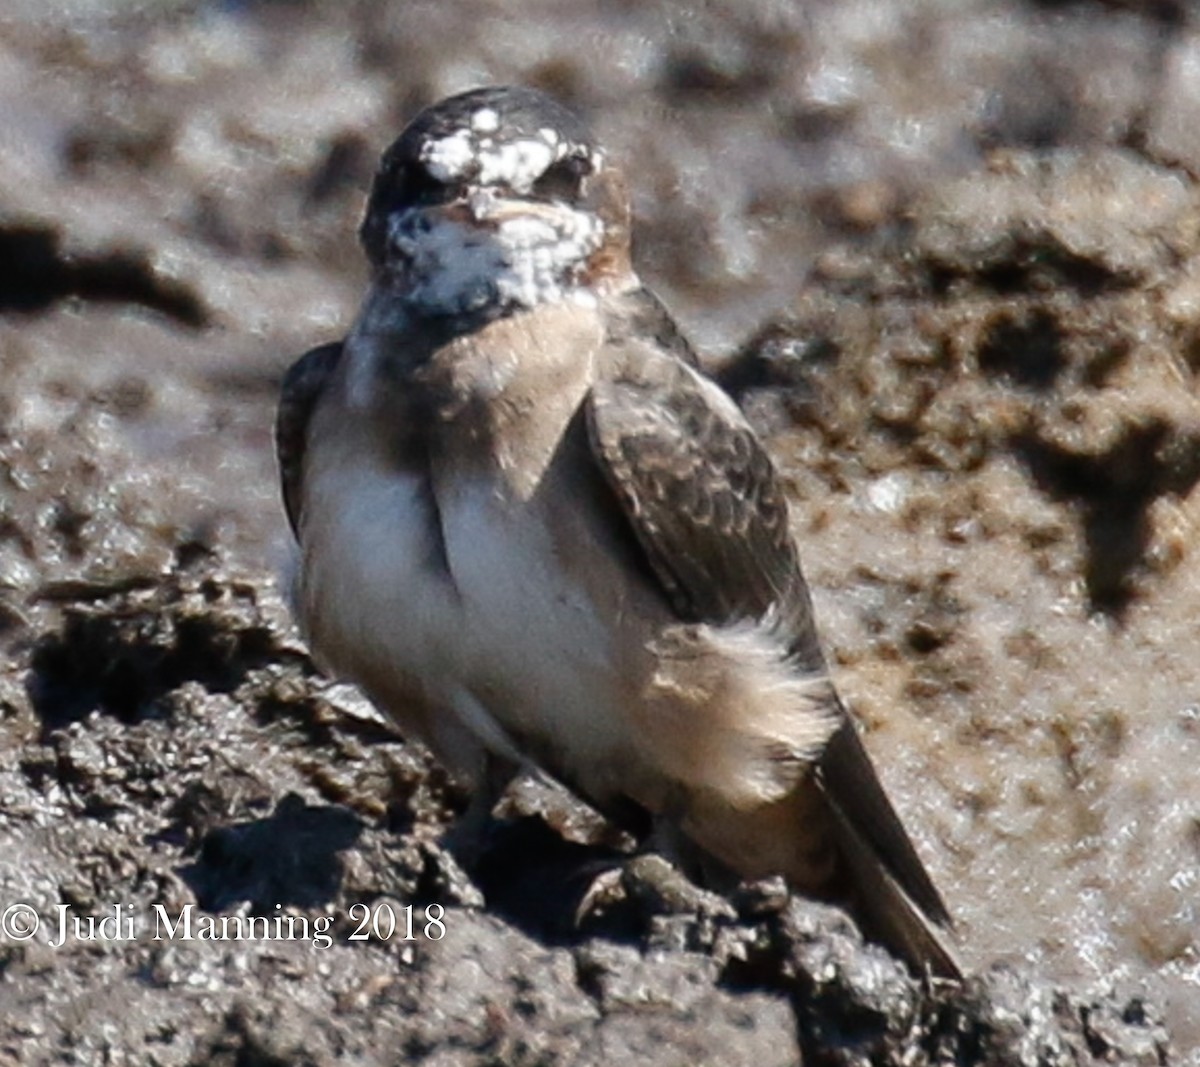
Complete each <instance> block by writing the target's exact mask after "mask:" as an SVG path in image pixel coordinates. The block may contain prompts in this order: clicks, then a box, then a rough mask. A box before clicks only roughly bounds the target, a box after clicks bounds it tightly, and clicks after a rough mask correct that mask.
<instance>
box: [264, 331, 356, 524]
mask: <svg viewBox="0 0 1200 1067" xmlns="http://www.w3.org/2000/svg"><path fill="white" fill-rule="evenodd" d="M341 357H342V342H341V341H334V342H333V343H331V344H327V345H322V346H321V347H320V348H314V349H312V350H311V351H310V352H306V353H305V354H304V355H303V356H301V357H300V358H299V359H298V360H296V362H295V363H293V364H292V365H291V367H290V368H289V369H288V372H287V374H285V375H284V377H283V384H282V386H281V387H280V391H279V409H278V411H277V412H276V414H275V457H276V459H277V461H278V463H279V483H280V489H281V490H282V492H283V507H284V510H285V511H286V512H287V517H288V522H289V523H290V524H291V527H292V533H293V534H294V535H297V536H298V535H299V529H300V511H301V499H300V484H301V480H302V478H303V475H304V452H305V449H306V447H307V438H308V421H309V419H310V418H311V417H312V413H313V408H314V407H316V404H317V400H318V399H319V398H320V396H321V393H322V392H323V390H324V389H325V386H326V384H327V383H328V381H329V379H330V378H331V377H332V375H333V372H334V370H335V368H336V367H337V365H338V360H340V359H341Z"/></svg>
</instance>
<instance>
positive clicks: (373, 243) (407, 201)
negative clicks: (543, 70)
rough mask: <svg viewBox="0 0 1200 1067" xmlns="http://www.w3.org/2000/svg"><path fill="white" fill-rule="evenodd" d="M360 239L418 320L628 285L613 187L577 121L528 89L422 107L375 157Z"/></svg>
mask: <svg viewBox="0 0 1200 1067" xmlns="http://www.w3.org/2000/svg"><path fill="white" fill-rule="evenodd" d="M359 236H360V238H361V240H362V243H363V247H364V249H365V250H366V253H367V256H368V258H369V259H370V261H371V264H372V266H373V268H374V270H375V272H376V276H377V278H378V279H381V280H383V281H384V283H385V284H387V285H389V287H391V288H392V289H393V291H394V292H395V293H396V295H398V296H399V298H400V299H401V300H403V302H404V304H405V305H406V308H407V312H408V314H410V315H413V316H415V317H417V318H438V317H444V316H455V315H474V314H483V315H492V314H507V313H509V312H511V311H515V310H520V309H523V308H532V307H536V306H538V305H540V304H546V303H554V302H558V301H566V300H574V301H579V302H588V301H594V300H595V299H596V296H597V295H598V294H600V293H602V292H604V291H605V290H606V289H611V288H619V287H622V286H624V285H626V284H628V281H629V279H630V278H631V268H630V261H629V198H628V194H627V193H626V190H625V186H624V182H623V181H622V180H621V177H620V175H619V173H618V172H617V171H616V170H615V169H614V168H613V167H612V165H611V164H610V163H609V161H608V159H607V157H606V155H605V153H604V151H603V150H602V149H601V148H600V147H599V145H598V144H597V143H596V142H595V140H594V139H593V138H592V136H591V135H590V133H589V131H588V129H587V127H586V125H585V124H584V123H583V122H582V121H581V120H580V119H579V118H577V117H576V116H575V115H574V114H572V113H571V112H570V111H568V110H567V109H566V108H564V107H563V106H562V105H561V104H559V103H557V102H556V101H555V100H553V99H551V98H550V97H549V96H546V95H545V94H544V93H541V92H538V91H536V90H534V89H527V88H520V87H500V88H488V89H475V90H472V91H470V92H466V93H461V94H459V95H458V96H452V97H449V98H448V99H446V100H443V101H442V102H441V103H438V104H435V105H433V106H432V107H430V108H427V109H426V110H425V111H423V112H421V113H420V114H419V115H418V116H417V117H416V118H415V119H414V120H413V121H412V122H411V123H410V124H409V126H408V128H407V129H406V130H405V131H404V132H403V133H402V134H401V135H400V137H399V138H398V139H397V140H396V142H395V143H394V144H393V145H392V146H391V147H390V148H389V149H388V150H387V151H386V152H385V153H384V155H383V159H382V160H381V162H380V166H379V171H378V173H377V174H376V176H375V181H374V184H373V185H372V188H371V196H370V199H369V201H368V204H367V212H366V217H365V218H364V220H363V224H362V227H361V229H360V231H359Z"/></svg>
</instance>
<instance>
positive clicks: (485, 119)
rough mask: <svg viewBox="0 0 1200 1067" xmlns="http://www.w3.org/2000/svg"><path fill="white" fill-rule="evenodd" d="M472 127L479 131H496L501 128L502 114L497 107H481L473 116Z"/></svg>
mask: <svg viewBox="0 0 1200 1067" xmlns="http://www.w3.org/2000/svg"><path fill="white" fill-rule="evenodd" d="M471 129H473V130H476V131H477V132H479V133H495V132H496V131H497V130H498V129H500V116H499V115H497V114H496V110H495V108H490V107H481V108H480V109H479V110H478V111H476V112H475V114H474V115H472V116H471Z"/></svg>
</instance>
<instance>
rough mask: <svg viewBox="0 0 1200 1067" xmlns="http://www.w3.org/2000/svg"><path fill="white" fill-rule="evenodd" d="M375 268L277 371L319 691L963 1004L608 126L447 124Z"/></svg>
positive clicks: (468, 770)
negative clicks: (782, 886)
mask: <svg viewBox="0 0 1200 1067" xmlns="http://www.w3.org/2000/svg"><path fill="white" fill-rule="evenodd" d="M359 239H360V242H361V245H362V248H363V250H364V252H365V254H366V257H367V259H368V261H369V265H370V283H369V286H368V289H367V293H366V296H365V299H364V301H363V303H362V306H361V309H360V310H359V312H358V315H357V318H356V319H355V320H354V322H353V324H352V325H351V327H350V329H349V331H348V333H347V335H346V336H345V338H344V339H342V340H340V341H335V342H332V343H328V344H324V345H321V346H320V347H317V348H315V349H313V350H312V351H310V352H308V353H307V354H306V355H304V356H302V357H301V358H300V359H299V360H298V361H297V362H296V363H295V364H294V365H293V366H292V367H291V368H290V370H288V371H287V373H286V374H285V376H284V381H283V385H282V391H281V396H280V401H279V407H278V412H277V417H276V427H275V430H276V451H277V460H278V466H279V472H280V479H281V484H282V496H283V503H284V508H285V511H286V514H287V517H288V520H289V522H290V525H291V529H292V531H293V533H294V535H295V541H296V566H295V573H294V578H293V579H292V590H291V596H292V600H293V604H294V606H295V611H296V614H297V617H298V622H299V624H300V628H301V631H302V633H303V635H304V636H305V638H306V639H307V641H308V643H309V645H310V647H311V649H312V651H313V654H314V657H315V658H316V659H317V662H318V663H319V664H320V665H321V666H322V667H323V668H324V669H326V670H327V671H329V672H330V673H331V674H333V675H334V676H336V677H339V678H341V679H345V680H348V681H352V682H354V683H356V684H357V685H358V686H359V688H360V689H361V690H362V691H363V692H364V693H365V695H366V696H367V697H368V698H369V699H370V700H371V701H372V702H373V703H374V704H375V705H376V706H377V707H378V708H379V709H381V710H382V711H383V712H384V713H385V714H386V715H387V716H389V717H390V718H391V719H392V720H393V721H394V722H395V723H396V725H397V726H398V727H399V729H400V730H401V732H402V734H404V735H405V736H407V737H412V738H415V739H417V740H419V741H421V742H423V743H424V744H425V745H426V746H428V748H429V749H431V750H432V752H433V753H434V755H435V756H436V757H437V758H438V759H439V760H440V761H441V762H442V763H443V764H444V765H445V766H446V767H447V769H448V770H449V771H451V772H452V773H453V774H455V775H457V776H458V777H459V778H460V779H461V780H463V781H464V782H466V783H467V784H468V786H470V787H471V788H472V789H474V790H475V792H476V796H477V798H483V800H484V805H485V807H488V808H490V806H491V802H492V801H494V800H495V798H496V797H497V796H498V794H499V792H500V791H501V790H502V789H503V788H504V787H505V785H506V784H507V783H508V782H509V781H510V780H511V779H512V778H513V776H515V775H517V774H519V773H522V772H534V773H540V774H544V775H548V776H550V777H551V778H553V779H555V780H557V781H558V782H560V783H562V784H563V785H564V786H566V787H567V788H568V789H569V790H571V791H573V792H574V793H576V794H577V795H578V796H579V797H581V798H582V799H583V800H585V801H586V802H588V803H589V804H590V805H592V806H593V807H594V808H595V809H596V810H597V811H599V812H600V813H602V814H604V815H607V816H609V817H610V818H613V819H615V820H621V819H625V818H626V817H628V818H629V819H630V822H629V824H630V825H633V824H634V823H636V822H637V818H642V819H643V821H644V822H645V823H647V824H649V825H651V826H654V827H656V828H662V829H663V830H664V836H663V840H669V839H670V838H671V837H672V835H673V836H674V838H675V839H677V840H679V841H681V842H684V843H685V844H686V845H687V846H688V847H689V848H691V849H693V850H694V851H695V853H696V854H697V855H699V856H701V857H704V858H705V859H706V860H707V861H709V862H710V863H711V864H712V867H713V868H714V869H717V870H722V871H726V872H728V873H729V874H730V875H731V876H732V877H733V878H735V879H744V880H755V879H762V878H768V877H774V876H782V877H783V878H784V879H785V880H786V882H787V883H788V885H789V886H790V887H791V888H792V889H793V890H794V891H796V892H798V893H800V894H803V895H808V896H811V897H816V898H821V899H829V900H835V901H838V902H840V903H843V904H844V906H845V907H846V908H847V910H848V911H849V912H850V913H851V914H852V915H854V917H855V918H856V919H857V920H858V923H859V925H860V926H861V928H862V929H863V930H864V932H865V933H866V935H867V936H868V937H870V938H872V939H873V940H875V941H877V942H879V943H880V944H882V945H883V946H884V947H885V948H887V949H889V950H891V951H892V952H893V953H894V954H895V955H897V956H898V957H900V958H901V959H902V960H904V961H905V962H906V963H907V964H908V965H909V967H910V968H912V969H913V970H914V971H916V972H917V973H920V974H924V975H929V976H931V977H937V978H950V979H955V978H958V977H960V975H961V970H960V968H959V965H958V963H957V960H956V957H955V952H954V950H953V949H952V947H951V944H950V940H949V938H948V936H947V935H948V934H949V933H950V930H951V920H950V915H949V913H948V911H947V908H946V905H945V903H944V901H943V899H942V897H941V895H940V893H939V891H938V890H937V888H936V887H935V885H934V883H933V881H932V880H931V878H930V876H929V874H928V872H927V870H926V868H925V866H924V864H923V863H922V861H921V859H920V858H919V856H918V855H917V852H916V850H915V848H914V846H913V844H912V841H911V839H910V837H909V835H908V834H907V832H906V831H905V829H904V827H903V825H902V823H901V821H900V819H899V817H898V815H897V813H896V811H895V809H894V808H893V806H892V804H891V802H890V801H889V799H888V797H887V795H886V793H885V792H884V789H883V787H882V785H881V783H880V781H879V778H878V776H877V774H876V771H875V769H874V767H873V765H872V763H871V761H870V759H869V757H868V755H867V752H866V750H865V748H864V746H863V743H862V741H861V739H860V737H859V734H858V731H857V729H856V726H855V723H854V721H853V719H852V717H851V714H850V712H849V710H848V709H847V707H846V705H845V704H844V703H843V702H842V700H841V699H840V697H839V695H838V692H837V690H836V688H835V686H834V683H833V681H832V679H831V677H830V671H829V667H828V664H827V661H826V659H825V656H824V654H823V652H822V649H821V645H820V642H819V639H818V636H817V631H816V627H815V622H814V618H813V607H812V601H811V597H810V594H809V590H808V586H807V584H806V582H805V579H804V576H803V573H802V570H801V564H800V558H799V550H798V548H797V544H796V541H795V539H794V537H793V534H792V531H791V525H790V516H789V505H788V501H787V498H786V495H785V492H784V489H783V486H782V483H781V479H780V476H779V473H778V471H777V469H776V467H775V465H774V463H773V462H772V460H771V458H770V457H769V455H768V453H767V451H766V449H765V447H764V445H763V444H762V442H761V441H760V440H759V438H758V437H757V436H756V434H755V432H754V430H753V429H752V427H751V425H750V424H749V422H748V421H747V419H746V418H745V416H744V415H743V413H742V412H741V410H740V409H739V407H738V406H737V404H736V403H735V402H734V401H733V399H732V398H731V397H730V396H729V395H728V394H727V393H725V392H724V391H723V390H722V389H721V388H720V387H719V386H718V385H717V384H716V383H715V381H714V380H713V379H712V378H710V377H709V376H707V375H706V374H705V373H704V372H703V370H702V369H701V366H700V363H699V360H698V358H697V356H696V354H695V352H694V350H693V349H692V347H691V346H690V345H689V343H688V342H687V340H686V339H685V337H684V335H683V333H682V332H681V331H680V329H679V328H678V327H677V325H676V323H675V321H674V320H673V318H672V317H671V315H670V313H669V312H668V310H667V309H666V307H665V306H664V304H663V303H662V302H661V301H660V300H659V299H658V298H657V297H656V296H655V295H654V293H653V292H652V291H651V290H650V289H648V288H647V287H646V286H645V285H644V284H643V283H642V281H641V280H640V279H639V277H638V274H637V272H636V271H635V269H634V265H633V261H632V255H631V207H630V196H629V193H628V189H627V185H626V182H625V179H624V177H623V174H622V170H621V168H620V166H619V165H618V164H617V163H616V161H615V160H613V159H612V158H610V156H609V154H608V153H607V151H606V150H605V148H604V147H603V146H602V145H601V144H600V143H599V141H598V140H597V139H596V137H595V136H594V135H593V134H592V132H591V130H590V127H589V126H588V124H587V123H585V122H584V121H583V120H582V119H581V118H580V117H579V116H578V115H576V114H575V113H574V112H573V111H571V110H569V109H568V108H567V107H566V106H564V105H563V104H561V103H559V102H558V101H557V100H556V99H554V98H553V97H552V96H550V95H549V94H547V93H544V92H542V91H540V90H536V89H533V88H527V87H523V86H491V87H484V88H479V89H473V90H469V91H467V92H463V93H460V94H457V95H454V96H450V97H448V98H446V99H444V100H442V101H440V102H438V103H435V104H433V105H431V106H430V107H428V108H426V109H425V110H424V111H422V112H420V113H419V114H418V115H417V116H416V117H415V118H414V119H413V120H412V121H411V122H410V123H409V125H408V126H407V127H406V128H405V129H404V130H403V132H402V133H401V134H400V136H399V137H398V138H397V139H396V140H395V142H394V143H393V144H392V145H391V146H390V147H389V148H388V149H387V150H386V151H385V152H384V154H383V156H382V158H381V161H380V164H379V167H378V170H377V172H376V174H375V176H374V179H373V181H372V184H371V189H370V193H369V196H368V199H367V206H366V211H365V216H364V218H363V221H362V224H361V226H360V228H359ZM635 816H636V817H637V818H635Z"/></svg>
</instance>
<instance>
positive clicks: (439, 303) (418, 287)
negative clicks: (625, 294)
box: [389, 201, 604, 315]
mask: <svg viewBox="0 0 1200 1067" xmlns="http://www.w3.org/2000/svg"><path fill="white" fill-rule="evenodd" d="M472 210H473V213H474V214H475V217H476V218H477V219H479V220H480V223H481V224H480V225H478V226H475V225H471V224H470V223H469V222H466V221H458V220H455V219H450V218H447V217H445V216H444V215H439V214H437V213H435V212H419V213H418V212H407V213H404V214H400V215H397V216H396V217H395V218H394V219H392V221H391V223H390V226H389V237H390V243H391V246H392V248H393V249H394V251H395V252H397V253H399V254H400V255H401V256H403V257H404V259H405V260H407V265H406V269H405V273H406V276H407V278H408V286H407V290H406V292H405V301H406V302H407V303H408V304H409V306H410V307H414V308H415V309H417V310H418V311H420V312H424V313H426V314H437V315H450V314H460V313H462V312H469V311H481V310H483V309H484V308H487V307H489V306H492V307H497V308H512V307H523V308H532V307H536V306H537V305H538V304H547V303H554V302H556V301H559V300H563V299H567V298H570V299H575V300H584V301H586V300H589V299H590V297H589V294H588V293H587V292H586V291H585V290H583V289H581V288H579V287H578V286H577V284H576V282H577V277H578V274H579V271H580V269H581V268H582V267H583V266H584V264H585V263H586V262H587V259H588V257H589V256H590V255H591V254H592V253H593V252H594V251H596V249H597V248H599V247H600V243H601V240H602V239H603V236H604V225H603V223H601V221H600V220H599V219H598V218H596V217H595V216H594V215H592V214H590V213H587V212H582V211H575V210H573V209H571V208H568V207H566V206H565V205H561V204H559V205H555V207H554V208H553V209H552V210H534V209H531V210H530V211H529V212H528V213H515V214H511V215H508V216H507V217H504V216H502V215H501V214H499V213H498V212H492V211H490V210H489V208H488V204H487V202H486V201H485V202H483V203H481V204H473V205H472Z"/></svg>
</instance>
